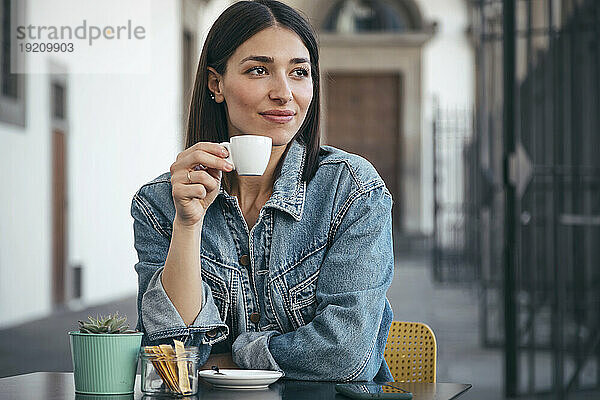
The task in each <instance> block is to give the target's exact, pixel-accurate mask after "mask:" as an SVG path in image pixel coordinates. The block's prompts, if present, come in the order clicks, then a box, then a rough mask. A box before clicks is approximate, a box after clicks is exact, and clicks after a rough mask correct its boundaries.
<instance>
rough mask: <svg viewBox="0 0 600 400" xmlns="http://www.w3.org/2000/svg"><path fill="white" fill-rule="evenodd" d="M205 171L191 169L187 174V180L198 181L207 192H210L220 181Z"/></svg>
mask: <svg viewBox="0 0 600 400" xmlns="http://www.w3.org/2000/svg"><path fill="white" fill-rule="evenodd" d="M207 171H208V170H206V171H191V172H190V174H189V180H190V182H188V184H195V183H200V184H202V185H204V186H205V187H206V190H207V191H208V192H212V191H213V190H215V189H217V188H218V187H219V185H220V183H221V180H220V179H218V178H217V179H215V178H214V177H213V176H212V175H211V174H209V173H208V172H207ZM218 172H219V173H220V171H218ZM187 178H188V177H187V174H186V179H187Z"/></svg>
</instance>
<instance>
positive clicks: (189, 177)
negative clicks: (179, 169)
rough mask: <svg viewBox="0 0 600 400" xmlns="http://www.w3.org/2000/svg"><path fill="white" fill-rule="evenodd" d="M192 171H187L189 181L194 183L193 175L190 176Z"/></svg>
mask: <svg viewBox="0 0 600 400" xmlns="http://www.w3.org/2000/svg"><path fill="white" fill-rule="evenodd" d="M190 172H191V171H188V172H187V178H188V183H192V177H191V176H190Z"/></svg>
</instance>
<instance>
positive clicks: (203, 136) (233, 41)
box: [185, 0, 321, 190]
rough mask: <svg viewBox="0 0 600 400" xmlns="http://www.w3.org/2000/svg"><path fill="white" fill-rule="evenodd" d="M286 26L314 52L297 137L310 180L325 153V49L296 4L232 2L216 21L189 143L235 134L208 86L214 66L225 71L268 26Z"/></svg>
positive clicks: (226, 181) (208, 42)
mask: <svg viewBox="0 0 600 400" xmlns="http://www.w3.org/2000/svg"><path fill="white" fill-rule="evenodd" d="M273 26H281V27H284V28H287V29H289V30H291V31H292V32H295V33H296V34H297V35H298V36H299V37H300V39H301V40H302V42H303V43H304V46H305V47H306V48H307V50H308V52H309V54H310V62H311V75H312V80H313V97H312V102H311V104H310V106H309V108H308V111H307V113H306V117H305V119H304V122H303V124H302V126H301V127H300V129H299V130H298V132H297V133H296V135H295V136H294V138H293V139H292V141H293V140H299V141H300V142H301V143H302V144H304V145H305V146H306V156H305V160H304V170H303V171H302V180H303V181H307V182H308V181H310V180H311V179H312V177H313V176H314V174H315V172H316V170H317V167H318V156H319V148H320V147H319V146H320V143H319V141H320V140H319V139H320V134H319V109H320V107H321V100H320V96H319V92H320V90H319V88H320V82H319V50H318V44H317V39H316V34H315V32H314V30H313V28H312V26H311V25H310V23H309V22H308V21H307V20H306V19H305V18H304V17H302V16H301V15H300V14H299V13H298V12H297V11H296V10H294V9H293V8H291V7H290V6H288V5H286V4H283V3H281V2H279V1H275V0H254V1H240V2H237V3H234V4H232V5H231V6H230V7H229V8H227V9H226V10H225V11H224V12H223V14H221V15H220V16H219V18H218V19H217V20H216V21H215V23H214V24H213V26H212V28H211V29H210V31H209V33H208V36H207V38H206V41H205V42H204V47H203V49H202V55H201V56H200V62H199V64H198V70H197V71H196V82H195V84H194V91H193V93H192V99H191V102H190V109H189V114H188V124H187V131H186V139H185V147H186V148H188V147H190V146H193V145H194V144H195V143H197V142H216V143H220V142H225V141H228V140H229V134H228V128H227V116H226V112H225V104H224V103H216V102H215V101H214V100H212V99H211V98H210V92H209V90H208V67H212V68H214V69H215V70H216V71H217V72H218V73H219V74H221V75H222V74H224V73H225V70H226V67H227V61H228V60H229V58H230V57H231V56H232V55H233V53H234V52H235V50H236V49H237V48H238V47H239V46H240V45H241V44H242V43H244V42H245V41H246V40H248V39H249V38H250V37H252V36H253V35H255V34H257V33H258V32H260V31H262V30H263V29H266V28H270V27H273ZM288 149H289V146H288V148H287V149H286V151H285V153H284V155H283V156H282V157H281V159H280V160H279V164H278V165H277V167H276V169H275V177H274V178H275V179H277V177H279V175H280V173H281V166H282V164H283V160H284V159H285V156H286V155H287V151H288ZM223 184H224V187H225V188H226V189H227V190H230V189H231V187H230V177H229V174H223Z"/></svg>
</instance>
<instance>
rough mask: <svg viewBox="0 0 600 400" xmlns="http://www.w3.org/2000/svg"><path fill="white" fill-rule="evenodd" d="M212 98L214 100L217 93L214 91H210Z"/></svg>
mask: <svg viewBox="0 0 600 400" xmlns="http://www.w3.org/2000/svg"><path fill="white" fill-rule="evenodd" d="M210 99H211V100H214V99H215V94H214V93H213V92H210Z"/></svg>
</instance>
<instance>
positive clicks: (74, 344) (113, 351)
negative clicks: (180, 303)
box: [69, 332, 143, 394]
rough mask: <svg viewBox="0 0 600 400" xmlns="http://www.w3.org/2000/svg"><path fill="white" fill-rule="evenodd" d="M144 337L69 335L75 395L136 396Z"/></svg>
mask: <svg viewBox="0 0 600 400" xmlns="http://www.w3.org/2000/svg"><path fill="white" fill-rule="evenodd" d="M142 336H143V333H142V332H136V333H125V334H91V333H81V332H69V339H70V342H71V357H72V359H73V376H74V378H75V392H76V393H84V394H129V393H133V388H134V385H135V372H136V370H137V360H138V355H139V351H140V346H141V344H142Z"/></svg>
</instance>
